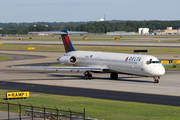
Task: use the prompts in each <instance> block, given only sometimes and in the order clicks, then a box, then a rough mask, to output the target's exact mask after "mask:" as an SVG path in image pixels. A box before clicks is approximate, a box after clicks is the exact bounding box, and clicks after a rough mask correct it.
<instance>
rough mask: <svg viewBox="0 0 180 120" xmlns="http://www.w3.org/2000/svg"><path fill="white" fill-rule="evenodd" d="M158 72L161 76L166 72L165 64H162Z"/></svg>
mask: <svg viewBox="0 0 180 120" xmlns="http://www.w3.org/2000/svg"><path fill="white" fill-rule="evenodd" d="M157 74H158V75H159V76H162V75H164V74H165V68H164V67H163V66H161V67H160V68H159V69H158V70H157Z"/></svg>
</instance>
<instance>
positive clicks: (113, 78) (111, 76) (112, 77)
mask: <svg viewBox="0 0 180 120" xmlns="http://www.w3.org/2000/svg"><path fill="white" fill-rule="evenodd" d="M110 78H111V79H112V80H117V79H118V74H117V73H111V75H110Z"/></svg>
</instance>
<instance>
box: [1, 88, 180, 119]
mask: <svg viewBox="0 0 180 120" xmlns="http://www.w3.org/2000/svg"><path fill="white" fill-rule="evenodd" d="M6 92H7V90H0V101H1V102H2V101H4V100H3V98H4V97H5V94H6ZM8 102H10V103H17V102H19V103H20V104H23V105H24V104H25V105H29V103H30V104H32V105H34V106H41V105H43V106H45V107H50V108H54V106H56V107H57V108H58V109H62V110H68V108H70V109H71V110H72V111H77V112H83V109H84V108H85V109H86V117H91V118H98V119H101V120H102V119H104V120H155V119H156V120H169V119H171V120H173V119H174V120H176V119H179V118H180V112H179V111H180V107H175V106H167V105H155V104H145V103H137V102H124V101H116V100H104V99H94V98H87V97H71V96H64V95H50V94H42V93H32V92H30V97H29V98H27V99H17V100H8ZM0 106H1V107H0V110H3V111H7V106H5V105H2V104H0ZM17 110H18V107H14V108H13V107H12V108H11V111H14V112H17Z"/></svg>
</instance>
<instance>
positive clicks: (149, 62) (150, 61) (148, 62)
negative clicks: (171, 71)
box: [146, 59, 161, 64]
mask: <svg viewBox="0 0 180 120" xmlns="http://www.w3.org/2000/svg"><path fill="white" fill-rule="evenodd" d="M146 63H147V64H151V63H153V64H154V63H161V62H160V61H152V59H150V60H149V61H147V62H146Z"/></svg>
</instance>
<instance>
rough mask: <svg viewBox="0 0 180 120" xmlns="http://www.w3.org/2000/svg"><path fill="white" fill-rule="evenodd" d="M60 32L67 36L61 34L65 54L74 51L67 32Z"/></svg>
mask: <svg viewBox="0 0 180 120" xmlns="http://www.w3.org/2000/svg"><path fill="white" fill-rule="evenodd" d="M61 32H65V33H67V34H61V37H62V41H63V44H64V48H65V50H66V53H67V52H70V51H76V49H75V48H74V46H73V44H72V42H71V38H70V36H69V33H68V30H61Z"/></svg>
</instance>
